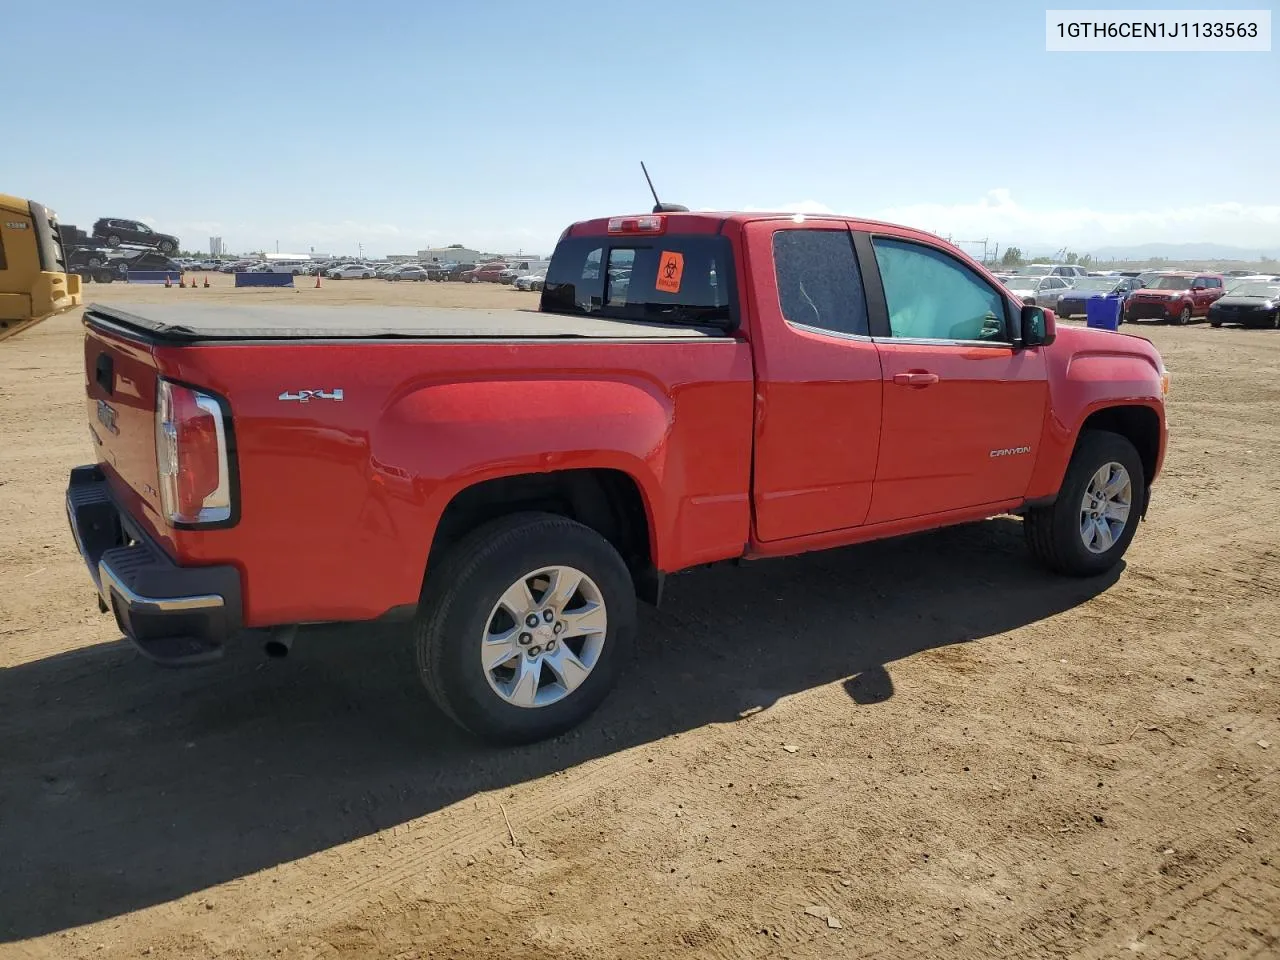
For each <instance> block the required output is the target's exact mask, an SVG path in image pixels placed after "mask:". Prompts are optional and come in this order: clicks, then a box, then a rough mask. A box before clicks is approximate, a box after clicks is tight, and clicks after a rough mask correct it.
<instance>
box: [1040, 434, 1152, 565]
mask: <svg viewBox="0 0 1280 960" xmlns="http://www.w3.org/2000/svg"><path fill="white" fill-rule="evenodd" d="M1113 461H1114V462H1115V463H1119V464H1120V465H1121V466H1123V467H1124V468H1125V470H1127V471H1128V472H1129V480H1130V484H1131V486H1132V491H1133V496H1132V502H1131V503H1130V506H1129V517H1128V520H1127V522H1126V524H1125V527H1124V530H1123V531H1122V532H1121V534H1120V536H1119V537H1118V538H1116V541H1115V543H1114V544H1112V546H1111V548H1110V549H1109V550H1107V551H1105V552H1103V553H1093V552H1091V551H1090V550H1089V549H1088V548H1087V547H1086V546H1085V544H1084V540H1083V538H1082V537H1081V536H1080V507H1081V501H1082V500H1083V499H1084V495H1085V492H1086V490H1087V489H1088V486H1089V481H1090V480H1091V479H1092V478H1093V475H1094V474H1095V473H1097V472H1098V470H1099V469H1101V468H1102V466H1104V465H1105V464H1107V463H1110V462H1113ZM1146 496H1147V481H1146V474H1145V473H1144V471H1143V469H1142V458H1141V457H1139V456H1138V451H1137V450H1136V449H1135V448H1134V446H1133V444H1132V443H1130V442H1129V441H1128V440H1127V439H1125V438H1124V437H1122V436H1120V435H1119V434H1117V433H1110V432H1109V431H1105V430H1087V431H1085V432H1084V433H1083V434H1081V436H1080V440H1079V442H1078V443H1077V444H1076V449H1075V453H1073V454H1072V456H1071V463H1070V464H1068V466H1067V475H1066V476H1065V477H1064V478H1063V481H1062V488H1061V489H1060V490H1059V491H1058V497H1057V499H1056V500H1055V501H1054V502H1053V503H1052V504H1050V505H1049V506H1045V507H1033V508H1032V509H1030V510H1028V511H1027V514H1026V516H1025V517H1024V518H1023V521H1022V529H1023V533H1024V534H1025V535H1026V539H1027V546H1028V547H1030V549H1031V553H1032V555H1033V556H1034V557H1035V558H1036V559H1037V560H1039V561H1040V562H1041V563H1043V564H1044V565H1045V566H1046V567H1048V568H1049V569H1050V570H1053V571H1055V572H1057V573H1061V574H1065V575H1066V576H1070V577H1091V576H1095V575H1097V574H1099V573H1105V572H1106V571H1107V570H1110V569H1111V568H1112V567H1114V566H1115V565H1116V564H1117V563H1119V562H1120V558H1121V557H1123V556H1124V552H1125V551H1126V550H1128V549H1129V544H1130V543H1131V542H1132V540H1133V535H1134V533H1135V532H1136V531H1137V529H1138V521H1139V519H1140V518H1141V517H1142V513H1143V511H1144V509H1145V508H1146Z"/></svg>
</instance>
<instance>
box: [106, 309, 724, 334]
mask: <svg viewBox="0 0 1280 960" xmlns="http://www.w3.org/2000/svg"><path fill="white" fill-rule="evenodd" d="M85 318H86V319H88V320H100V321H105V322H106V323H109V324H113V325H115V326H120V327H125V328H129V329H133V330H136V331H140V332H143V333H146V334H148V335H149V336H150V337H151V338H153V339H156V340H161V341H167V342H172V343H193V342H209V341H242V340H359V339H406V340H528V339H560V338H586V339H593V340H653V339H661V340H671V339H674V340H682V339H685V340H687V339H705V338H708V337H717V336H719V337H723V336H724V333H723V332H722V331H719V330H714V329H711V328H705V327H689V326H674V325H670V324H657V323H641V322H633V321H627V320H611V319H604V318H598V317H574V316H566V315H564V314H558V313H541V312H539V311H537V310H473V309H466V308H459V307H452V308H451V307H379V306H369V307H363V306H347V307H328V306H303V305H298V306H293V305H288V306H286V305H275V304H244V305H234V306H231V305H226V304H219V305H213V304H201V303H191V304H188V303H173V304H128V303H123V304H122V303H116V304H101V303H94V304H90V305H89V307H88V309H87V310H86V311H85Z"/></svg>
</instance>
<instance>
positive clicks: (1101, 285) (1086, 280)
mask: <svg viewBox="0 0 1280 960" xmlns="http://www.w3.org/2000/svg"><path fill="white" fill-rule="evenodd" d="M1118 286H1120V282H1119V281H1118V280H1116V278H1115V277H1081V278H1080V279H1078V280H1077V281H1076V282H1075V284H1074V289H1076V290H1080V291H1083V292H1084V293H1110V292H1111V291H1112V290H1114V289H1115V288H1116V287H1118Z"/></svg>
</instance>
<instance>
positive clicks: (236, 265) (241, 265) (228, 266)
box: [219, 260, 258, 273]
mask: <svg viewBox="0 0 1280 960" xmlns="http://www.w3.org/2000/svg"><path fill="white" fill-rule="evenodd" d="M257 265H258V261H257V260H231V261H228V262H227V263H224V264H223V265H222V266H221V267H220V268H219V272H221V273H244V272H245V271H246V270H248V269H249V268H250V267H256V266H257Z"/></svg>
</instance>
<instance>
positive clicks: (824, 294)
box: [773, 229, 870, 337]
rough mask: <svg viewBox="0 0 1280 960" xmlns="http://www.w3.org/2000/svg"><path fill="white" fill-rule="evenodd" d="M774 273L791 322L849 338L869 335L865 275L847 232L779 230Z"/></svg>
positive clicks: (775, 245) (774, 251) (785, 315)
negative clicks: (861, 270) (864, 284)
mask: <svg viewBox="0 0 1280 960" xmlns="http://www.w3.org/2000/svg"><path fill="white" fill-rule="evenodd" d="M773 269H774V275H775V277H776V279H777V282H778V305H779V306H780V307H781V308H782V315H783V316H784V317H785V318H786V319H787V320H788V321H789V322H790V323H794V324H796V325H798V326H804V327H810V328H812V329H817V330H822V331H825V332H829V333H837V334H844V335H846V336H862V337H865V336H867V335H868V334H869V332H870V331H869V329H868V324H867V304H866V297H865V294H864V293H863V288H862V275H861V273H860V272H859V271H858V262H857V259H856V257H855V256H854V252H853V237H852V235H851V234H850V233H849V231H848V230H820V229H812V230H809V229H790V230H778V231H777V232H776V233H774V235H773Z"/></svg>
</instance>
